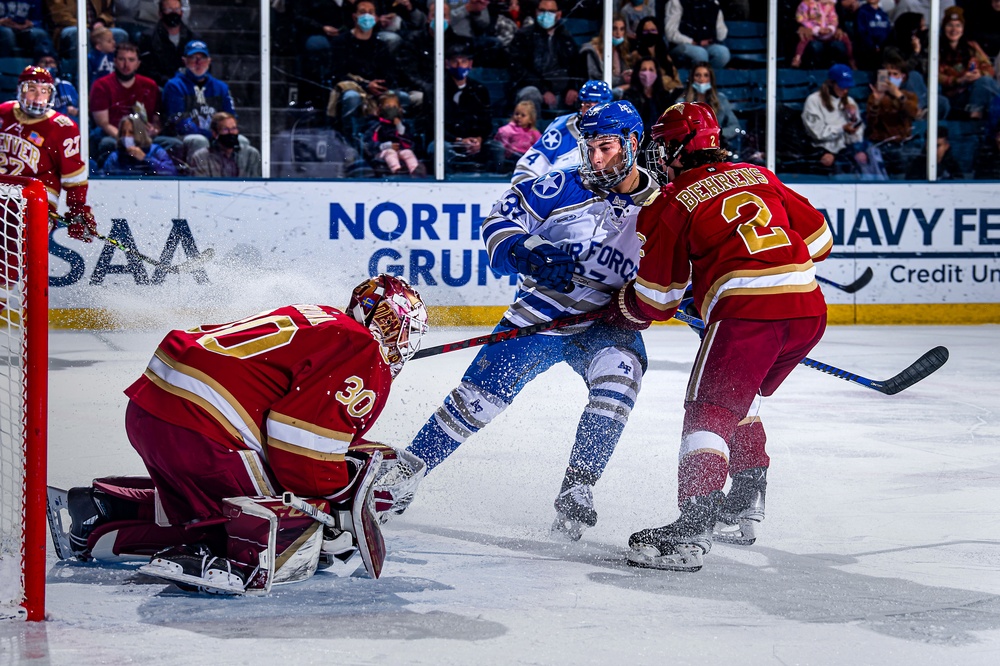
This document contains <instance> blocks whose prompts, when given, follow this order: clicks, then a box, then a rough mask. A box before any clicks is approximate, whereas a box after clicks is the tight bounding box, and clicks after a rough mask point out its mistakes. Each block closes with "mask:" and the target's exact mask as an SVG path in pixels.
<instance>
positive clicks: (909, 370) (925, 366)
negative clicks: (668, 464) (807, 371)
mask: <svg viewBox="0 0 1000 666" xmlns="http://www.w3.org/2000/svg"><path fill="white" fill-rule="evenodd" d="M674 319H677V320H678V321H682V322H684V323H685V324H688V325H689V326H693V327H695V328H705V322H703V321H702V320H701V319H698V318H697V317H692V316H691V315H689V314H687V313H684V312H681V311H679V310H678V311H677V313H676V314H674ZM947 361H948V348H947V347H943V346H938V347H935V348H934V349H931V350H930V351H928V352H927V353H925V354H924V355H923V356H921V357H920V358H918V359H917V360H916V361H914V362H913V363H911V364H910V365H908V366H906V367H905V368H903V370H902V372H900V373H898V374H896V375H894V376H892V377H890V378H889V379H884V380H878V379H868V378H867V377H862V376H861V375H857V374H854V373H853V372H848V371H847V370H841V369H840V368H838V367H835V366H832V365H830V364H829V363H823V362H822V361H817V360H815V359H811V358H809V357H808V356H807V357H806V358H804V359H802V360H801V361H799V363H800V364H802V365H804V366H806V367H807V368H812V369H813V370H819V371H820V372H825V373H827V374H828V375H833V376H834V377H836V378H837V379H843V380H844V381H847V382H851V383H853V384H859V385H861V386H864V387H865V388H870V389H872V390H873V391H878V392H879V393H884V394H885V395H896V394H897V393H899V392H900V391H904V390H906V389H908V388H910V387H911V386H913V385H914V384H916V383H917V382H919V381H920V380H922V379H924V378H926V377H927V376H929V375H930V374H931V373H933V372H934V371H936V370H937V369H938V368H940V367H941V366H942V365H944V364H945V363H946V362H947Z"/></svg>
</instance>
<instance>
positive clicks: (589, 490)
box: [551, 481, 597, 541]
mask: <svg viewBox="0 0 1000 666" xmlns="http://www.w3.org/2000/svg"><path fill="white" fill-rule="evenodd" d="M555 507H556V519H555V522H553V523H552V530H551V532H552V534H553V535H554V536H559V537H563V538H566V539H569V540H570V541H579V540H580V537H582V536H583V531H584V530H585V529H586V528H588V527H593V526H594V525H596V524H597V511H595V510H594V492H593V487H592V486H590V485H587V484H586V483H580V484H577V485H570V486H569V487H568V488H567V487H566V482H565V481H564V482H563V491H562V492H561V493H559V497H557V498H556V501H555Z"/></svg>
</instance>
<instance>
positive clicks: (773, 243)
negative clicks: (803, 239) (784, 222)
mask: <svg viewBox="0 0 1000 666" xmlns="http://www.w3.org/2000/svg"><path fill="white" fill-rule="evenodd" d="M754 211H756V212H754ZM751 215H752V217H751ZM722 217H724V218H726V222H730V223H732V222H736V221H740V225H739V226H738V227H737V231H738V232H739V234H740V237H742V238H743V243H744V244H745V245H746V246H747V249H748V250H750V254H757V253H758V252H763V251H764V250H773V249H774V248H776V247H785V246H786V245H791V244H792V242H791V241H790V240H789V239H788V234H786V233H785V230H784V229H782V228H781V227H775V228H773V229H769V228H768V226H767V225H769V224H770V223H771V211H770V210H769V209H768V207H767V204H765V203H764V200H763V199H761V198H760V197H758V196H757V195H756V194H752V193H750V192H739V193H737V194H733V195H732V196H728V197H726V198H725V199H723V200H722ZM748 217H749V218H750V219H747V218H748Z"/></svg>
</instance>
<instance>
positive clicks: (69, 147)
mask: <svg viewBox="0 0 1000 666" xmlns="http://www.w3.org/2000/svg"><path fill="white" fill-rule="evenodd" d="M79 154H80V137H79V136H74V137H73V138H71V139H66V140H65V141H63V155H65V156H66V157H73V156H74V155H79Z"/></svg>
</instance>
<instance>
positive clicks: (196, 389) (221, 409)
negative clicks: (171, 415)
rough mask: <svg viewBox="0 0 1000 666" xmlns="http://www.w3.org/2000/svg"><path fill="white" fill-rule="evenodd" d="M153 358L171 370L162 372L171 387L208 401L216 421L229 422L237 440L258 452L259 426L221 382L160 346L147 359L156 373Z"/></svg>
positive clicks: (259, 440) (259, 450) (259, 449)
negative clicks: (214, 412)
mask: <svg viewBox="0 0 1000 666" xmlns="http://www.w3.org/2000/svg"><path fill="white" fill-rule="evenodd" d="M156 360H159V361H160V363H162V364H163V365H165V366H166V367H167V368H168V369H169V370H170V371H172V372H168V373H166V374H168V375H169V376H166V377H162V379H164V380H165V381H167V382H168V383H169V384H171V385H172V386H175V387H177V388H179V389H183V390H186V391H188V392H189V393H193V394H194V395H196V396H199V397H200V398H201V399H202V400H205V401H208V402H209V403H211V404H212V405H213V406H214V407H215V409H216V410H217V411H218V413H219V414H221V415H222V416H223V418H222V419H221V420H220V423H222V424H223V425H226V423H228V424H229V425H231V426H232V427H233V428H235V429H236V430H237V431H238V432H239V433H240V434H241V437H240V439H241V440H242V441H243V443H244V444H246V445H247V446H249V447H250V448H252V449H254V450H255V451H257V452H259V453H263V449H262V448H261V444H260V442H261V434H260V429H259V428H258V427H257V424H256V423H254V422H253V419H251V418H250V414H249V413H247V411H246V410H245V409H244V408H243V405H241V404H240V403H239V401H237V400H236V398H234V397H233V395H232V394H231V393H230V392H229V391H228V390H227V389H226V388H225V387H224V386H222V384H220V383H219V382H217V381H215V379H213V378H212V377H209V376H208V375H206V374H205V373H204V372H202V371H201V370H197V369H195V368H192V367H191V366H189V365H185V364H184V363H180V362H179V361H176V360H174V359H172V358H171V357H170V356H168V355H167V353H166V352H165V351H163V349H157V350H156V352H155V353H154V354H153V358H152V359H151V360H150V362H149V368H148V369H149V370H153V372H156V369H155V368H154V365H155V363H154V362H155V361H156ZM192 402H197V401H192ZM199 404H200V403H199ZM227 429H228V428H227Z"/></svg>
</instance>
